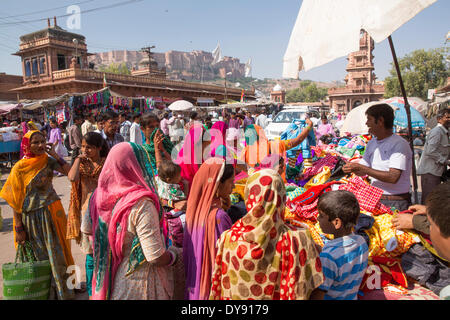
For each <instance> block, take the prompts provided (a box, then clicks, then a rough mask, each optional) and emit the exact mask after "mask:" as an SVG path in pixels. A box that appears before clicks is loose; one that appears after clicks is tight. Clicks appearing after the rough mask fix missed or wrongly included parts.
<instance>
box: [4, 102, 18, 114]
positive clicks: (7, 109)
mask: <svg viewBox="0 0 450 320" xmlns="http://www.w3.org/2000/svg"><path fill="white" fill-rule="evenodd" d="M21 107H22V105H21V104H20V103H19V104H17V103H9V104H0V114H6V113H9V112H11V111H13V110H15V109H19V108H21Z"/></svg>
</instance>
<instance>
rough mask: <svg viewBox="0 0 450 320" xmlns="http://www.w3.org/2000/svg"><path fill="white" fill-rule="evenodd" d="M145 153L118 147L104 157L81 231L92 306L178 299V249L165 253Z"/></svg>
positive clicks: (125, 145)
mask: <svg viewBox="0 0 450 320" xmlns="http://www.w3.org/2000/svg"><path fill="white" fill-rule="evenodd" d="M149 158H150V157H149V155H148V152H147V151H146V150H145V149H144V148H143V147H142V146H140V145H137V144H134V143H128V142H124V143H119V144H117V145H115V146H114V147H113V148H112V149H111V151H110V152H109V154H108V158H107V159H106V162H105V165H104V167H103V170H102V172H101V174H100V177H99V181H98V187H97V189H96V190H95V191H94V193H93V195H92V197H91V199H90V201H89V209H88V210H87V212H86V214H85V217H84V218H83V222H82V226H81V231H82V232H83V233H86V234H90V235H91V236H92V240H93V241H92V243H93V259H94V273H93V279H92V299H93V300H109V299H112V300H140V299H143V300H167V299H173V298H174V297H177V296H176V295H175V293H174V292H175V291H174V283H175V279H174V273H177V274H179V273H180V271H182V270H183V269H182V268H183V267H182V265H181V266H179V267H178V269H177V270H178V271H176V272H175V271H174V268H176V265H179V264H180V263H181V262H182V258H181V254H180V253H181V252H180V249H179V248H175V247H169V248H167V247H166V244H165V240H164V236H163V232H162V230H161V224H160V221H161V218H162V206H161V203H160V201H159V199H158V196H157V192H156V188H155V184H154V176H153V174H152V169H151V164H150V161H149Z"/></svg>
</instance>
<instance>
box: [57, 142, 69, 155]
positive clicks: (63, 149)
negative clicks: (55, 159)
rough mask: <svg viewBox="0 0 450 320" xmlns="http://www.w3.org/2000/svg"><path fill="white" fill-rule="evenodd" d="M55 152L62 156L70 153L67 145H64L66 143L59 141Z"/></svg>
mask: <svg viewBox="0 0 450 320" xmlns="http://www.w3.org/2000/svg"><path fill="white" fill-rule="evenodd" d="M55 152H56V153H57V154H58V156H60V157H61V158H64V157H67V156H68V155H69V153H68V152H67V149H66V147H64V145H63V144H62V143H61V142H59V143H58V144H57V145H56V147H55Z"/></svg>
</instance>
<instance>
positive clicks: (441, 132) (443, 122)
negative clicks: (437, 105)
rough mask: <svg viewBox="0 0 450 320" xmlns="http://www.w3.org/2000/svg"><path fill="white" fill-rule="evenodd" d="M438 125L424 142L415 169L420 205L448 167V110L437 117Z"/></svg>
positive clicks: (449, 110)
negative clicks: (420, 193)
mask: <svg viewBox="0 0 450 320" xmlns="http://www.w3.org/2000/svg"><path fill="white" fill-rule="evenodd" d="M437 121H438V124H437V126H436V127H434V128H433V129H431V131H430V132H429V133H428V135H427V138H426V140H425V146H424V147H423V152H422V156H421V158H420V161H419V166H418V167H417V174H418V175H420V182H421V187H422V204H425V200H426V197H427V195H428V194H429V193H430V192H431V190H433V189H434V188H435V187H436V186H437V185H439V184H440V183H441V177H442V174H443V173H444V172H445V170H446V169H447V166H448V165H449V154H450V144H449V138H448V128H449V127H450V108H447V109H444V110H441V111H440V112H439V113H438V115H437Z"/></svg>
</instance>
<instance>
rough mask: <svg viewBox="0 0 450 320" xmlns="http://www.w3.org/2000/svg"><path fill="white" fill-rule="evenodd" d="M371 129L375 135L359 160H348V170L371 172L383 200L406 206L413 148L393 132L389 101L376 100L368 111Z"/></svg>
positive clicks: (387, 204)
mask: <svg viewBox="0 0 450 320" xmlns="http://www.w3.org/2000/svg"><path fill="white" fill-rule="evenodd" d="M366 115H367V122H366V125H367V126H368V127H369V133H370V134H372V136H374V137H373V138H372V140H370V141H369V143H368V144H367V146H366V151H365V152H364V157H363V158H362V159H361V161H360V162H359V163H354V162H353V163H350V162H349V163H347V164H346V165H345V166H344V167H343V171H344V172H345V173H351V172H353V173H355V174H356V175H358V176H364V175H368V176H370V177H371V178H372V185H373V186H375V187H377V188H379V189H381V190H383V191H384V193H383V195H382V196H381V200H380V202H381V203H383V204H384V205H386V206H387V207H390V208H392V207H395V208H396V209H398V210H400V211H403V210H407V209H408V206H409V205H410V203H411V194H410V186H411V182H410V173H411V167H412V151H411V148H410V146H409V144H408V142H407V141H406V140H405V139H403V138H402V137H400V136H398V135H396V134H394V133H393V126H394V111H393V110H392V108H391V106H389V105H388V104H385V103H382V104H376V105H373V106H371V107H370V108H369V109H367V111H366Z"/></svg>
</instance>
